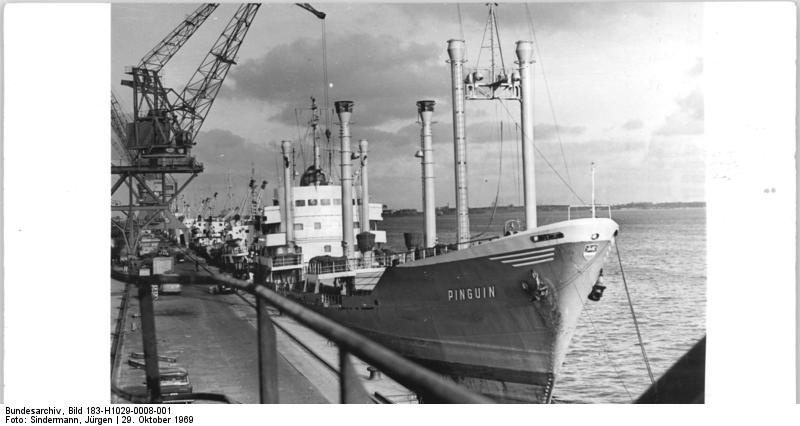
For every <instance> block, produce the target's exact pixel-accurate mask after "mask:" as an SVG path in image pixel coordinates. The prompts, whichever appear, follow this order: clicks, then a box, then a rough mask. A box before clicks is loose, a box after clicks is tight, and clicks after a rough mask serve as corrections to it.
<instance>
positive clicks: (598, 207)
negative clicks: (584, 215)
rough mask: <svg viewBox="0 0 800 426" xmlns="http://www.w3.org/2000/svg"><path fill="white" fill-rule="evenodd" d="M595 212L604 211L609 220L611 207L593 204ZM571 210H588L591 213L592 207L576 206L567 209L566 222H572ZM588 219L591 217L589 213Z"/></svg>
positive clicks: (585, 205)
mask: <svg viewBox="0 0 800 426" xmlns="http://www.w3.org/2000/svg"><path fill="white" fill-rule="evenodd" d="M594 208H595V212H597V211H600V210H606V211H607V212H608V218H609V219H610V218H611V205H610V204H595V205H594ZM572 209H575V210H579V209H589V210H590V211H591V209H592V205H591V204H577V205H572V206H568V207H567V220H572ZM589 215H590V216H589V217H591V213H589Z"/></svg>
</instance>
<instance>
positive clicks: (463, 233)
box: [447, 40, 470, 249]
mask: <svg viewBox="0 0 800 426" xmlns="http://www.w3.org/2000/svg"><path fill="white" fill-rule="evenodd" d="M464 50H465V48H464V40H448V41H447V54H448V55H449V56H450V72H451V79H452V89H453V145H454V148H453V149H454V157H455V184H456V221H457V222H456V223H457V233H456V238H457V241H458V248H459V249H462V248H467V247H468V246H469V240H470V236H469V203H468V201H467V133H466V125H467V124H466V119H465V115H464V104H465V98H464V62H465V60H464Z"/></svg>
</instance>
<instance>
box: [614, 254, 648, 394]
mask: <svg viewBox="0 0 800 426" xmlns="http://www.w3.org/2000/svg"><path fill="white" fill-rule="evenodd" d="M614 247H615V248H616V249H617V260H618V261H619V272H620V273H621V274H622V283H623V284H624V285H625V296H627V297H628V307H629V308H630V309H631V318H633V325H634V327H635V328H636V338H637V339H639V347H640V348H641V349H642V359H643V360H644V365H645V366H646V367H647V375H648V376H650V384H651V385H655V384H656V379H655V376H653V370H652V369H651V368H650V360H649V359H648V358H647V352H646V351H645V350H644V342H643V341H642V333H641V332H640V331H639V321H637V320H636V312H634V310H633V301H631V293H630V291H628V281H627V280H626V279H625V270H624V269H622V256H620V254H619V244H614Z"/></svg>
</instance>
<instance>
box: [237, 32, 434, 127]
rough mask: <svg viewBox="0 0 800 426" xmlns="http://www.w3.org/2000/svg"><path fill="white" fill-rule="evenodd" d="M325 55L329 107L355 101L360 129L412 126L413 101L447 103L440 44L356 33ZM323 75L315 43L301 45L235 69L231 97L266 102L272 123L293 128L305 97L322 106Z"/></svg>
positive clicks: (337, 40) (333, 43)
mask: <svg viewBox="0 0 800 426" xmlns="http://www.w3.org/2000/svg"><path fill="white" fill-rule="evenodd" d="M328 50H329V51H331V52H337V54H336V56H335V57H329V58H328V80H329V81H330V82H331V84H332V87H331V88H330V90H329V91H330V97H329V99H330V103H331V105H333V101H335V100H344V99H349V100H353V101H355V110H354V114H353V120H354V121H355V122H358V123H360V124H361V125H364V126H377V125H381V124H385V123H389V122H391V121H393V120H398V119H400V120H404V119H411V120H413V119H414V118H415V116H416V107H415V102H416V101H417V100H420V99H434V100H440V101H441V100H446V99H447V98H448V95H449V87H450V86H449V73H448V71H447V67H443V66H442V61H443V59H444V55H446V52H445V51H444V48H443V47H442V46H440V45H438V44H435V43H428V44H421V43H404V42H402V41H401V40H400V39H399V38H397V37H395V36H392V35H372V34H365V33H360V34H344V35H337V36H334V37H331V38H330V39H329V40H328ZM398 58H402V60H401V61H399V60H398ZM322 75H323V73H322V69H321V48H320V44H319V41H316V40H309V39H299V40H296V41H293V42H291V43H288V44H282V45H279V46H277V47H275V48H273V49H272V50H270V51H269V52H267V53H266V54H265V55H264V56H262V57H261V58H259V59H257V60H249V61H246V62H245V63H243V64H241V65H240V66H238V67H236V68H234V69H233V70H232V71H231V74H230V76H229V79H230V80H231V82H232V83H233V86H234V88H233V90H232V92H233V93H232V94H231V95H230V96H237V97H245V98H254V99H258V100H262V101H265V102H268V103H269V104H271V105H273V106H276V107H278V108H280V109H281V111H280V112H279V113H278V114H276V115H275V116H274V117H272V118H274V119H276V120H278V121H280V122H283V123H286V124H294V123H295V113H294V109H295V108H296V107H298V106H305V105H307V100H308V96H316V97H317V99H318V102H321V100H322V88H321V86H322V78H323V77H322ZM309 82H319V84H318V85H315V84H313V83H309Z"/></svg>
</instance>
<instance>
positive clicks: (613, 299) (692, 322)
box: [381, 208, 706, 403]
mask: <svg viewBox="0 0 800 426" xmlns="http://www.w3.org/2000/svg"><path fill="white" fill-rule="evenodd" d="M601 213H602V214H601ZM585 215H586V212H583V215H582V216H584V217H585ZM607 215H608V213H607V212H606V211H603V212H600V211H598V216H602V217H606V216H607ZM523 216H524V213H523V212H522V211H521V210H519V211H503V212H497V213H496V214H495V215H494V218H492V214H491V212H486V213H476V214H472V213H471V214H470V227H471V231H472V235H473V237H475V236H477V235H479V234H483V236H489V235H500V234H501V233H502V230H503V224H504V223H505V221H506V220H508V219H522V218H523ZM611 216H612V219H614V220H615V221H616V222H617V223H618V224H619V225H620V234H619V236H618V238H617V244H618V247H619V251H620V254H621V257H622V266H623V268H624V271H625V277H626V279H627V282H628V287H629V290H630V295H631V298H632V300H633V304H634V308H635V312H636V317H637V320H638V321H639V327H640V331H641V334H642V338H643V340H644V345H645V349H646V352H647V355H648V357H649V361H650V365H651V368H652V370H653V374H654V375H655V377H656V378H658V377H659V376H661V375H662V374H663V373H664V372H666V371H667V369H669V367H670V366H671V365H672V364H673V363H674V362H675V361H677V360H678V359H679V358H680V357H681V356H682V355H683V354H684V353H685V352H686V351H687V350H689V349H690V348H691V347H692V346H693V345H694V344H695V343H696V342H697V341H698V340H699V339H701V338H702V337H703V335H705V324H706V320H705V312H706V211H705V209H704V208H675V209H624V210H613V211H612V212H611ZM574 217H575V215H574V214H573V218H574ZM565 219H566V211H565V210H561V211H541V210H540V212H539V224H540V225H545V224H548V223H553V222H558V221H561V220H565ZM422 220H423V219H422V216H421V215H417V216H397V217H392V216H389V217H385V218H384V221H383V223H382V224H381V227H382V229H385V230H386V233H387V241H388V245H389V246H390V247H391V248H393V249H394V250H403V249H404V244H403V241H404V240H403V232H406V231H409V230H420V229H422ZM455 228H456V224H455V216H454V215H444V216H439V217H437V230H438V235H439V241H440V242H453V241H454V240H455ZM604 271H605V285H606V287H607V289H606V290H605V293H604V295H603V298H602V299H601V300H600V301H599V302H592V301H589V300H588V299H587V301H586V308H585V309H584V312H583V314H582V315H581V319H580V321H579V322H578V328H577V330H576V332H575V335H574V337H573V339H572V344H571V346H570V350H569V353H568V354H567V356H566V359H565V361H564V366H563V367H562V370H561V377H560V380H559V381H558V382H557V383H556V387H555V391H554V399H555V400H556V401H560V402H573V403H626V402H631V401H632V400H635V399H636V398H637V397H638V395H640V394H641V393H642V392H644V391H645V390H646V389H647V388H648V387H649V386H650V379H649V377H648V374H647V369H646V367H645V364H644V361H643V360H642V353H641V350H640V347H639V345H638V340H637V338H636V330H635V328H634V324H633V320H632V319H631V313H630V308H629V306H628V299H627V297H626V294H625V288H624V285H623V281H622V275H621V274H620V267H619V262H618V260H617V256H616V253H615V252H612V255H611V256H610V257H609V259H608V261H607V262H606V266H605V268H604Z"/></svg>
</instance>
